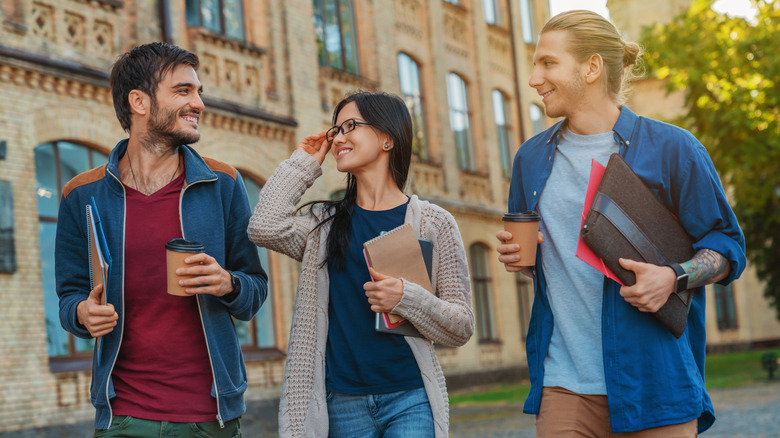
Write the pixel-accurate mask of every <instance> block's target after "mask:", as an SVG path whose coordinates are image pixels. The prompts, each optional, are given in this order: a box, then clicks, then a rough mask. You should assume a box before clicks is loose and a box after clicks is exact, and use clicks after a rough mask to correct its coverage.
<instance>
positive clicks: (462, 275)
mask: <svg viewBox="0 0 780 438" xmlns="http://www.w3.org/2000/svg"><path fill="white" fill-rule="evenodd" d="M321 174H322V170H321V168H320V165H319V163H318V162H317V160H315V159H314V158H313V157H311V156H310V155H309V154H307V153H306V152H303V151H299V150H298V151H295V152H294V153H293V154H292V156H291V157H290V158H289V159H287V160H285V161H283V162H282V163H281V164H280V165H279V167H278V168H277V169H276V171H275V172H274V174H273V175H272V176H271V178H270V179H269V180H268V182H267V183H266V184H265V186H264V187H263V190H262V191H261V193H260V200H259V203H258V204H257V206H256V207H255V211H254V214H253V215H252V218H251V219H250V221H249V229H248V233H249V238H250V239H251V240H252V241H253V242H255V243H256V244H257V245H259V246H264V247H266V248H269V249H272V250H274V251H277V252H280V253H282V254H286V255H288V256H290V257H292V258H293V259H295V260H298V261H300V262H301V273H300V277H299V279H298V293H297V297H296V300H295V309H294V312H293V321H292V327H291V329H290V342H289V345H288V351H287V366H286V368H285V373H284V382H283V384H282V397H281V402H280V406H279V436H280V437H326V436H327V435H328V408H327V403H326V401H325V349H326V342H327V334H328V299H329V279H328V268H327V266H325V267H322V268H320V265H321V263H322V261H323V260H325V259H326V255H327V251H326V249H327V237H328V232H329V230H330V225H329V224H330V222H329V223H328V224H327V225H325V226H323V227H320V228H318V229H317V230H314V231H312V230H313V229H314V228H315V225H316V224H317V223H318V222H319V220H318V217H320V216H321V215H322V213H323V208H322V207H316V208H315V209H314V212H313V213H312V212H307V213H304V214H300V215H299V214H298V213H297V211H296V205H297V204H298V202H299V201H300V199H301V197H302V196H303V193H304V192H305V191H306V189H308V188H309V187H310V186H311V185H312V184H313V183H314V180H315V179H317V178H318V177H319V176H320V175H321ZM404 222H405V223H411V224H412V226H413V228H414V230H415V232H416V233H417V235H418V236H419V237H420V238H422V239H428V240H430V241H432V242H433V270H432V280H433V281H432V283H433V288H434V290H435V291H436V295H435V296H434V295H432V294H431V293H429V292H427V291H426V290H425V289H423V288H422V287H421V286H419V285H417V284H414V283H411V282H408V281H404V282H403V283H404V291H403V297H402V298H401V301H400V302H399V303H398V305H396V307H395V308H394V309H393V313H395V314H398V315H400V316H403V317H404V318H406V319H408V320H409V321H411V322H412V323H413V324H414V326H415V327H416V328H417V329H418V330H419V331H420V333H422V334H423V335H424V336H425V337H426V338H427V339H421V338H416V337H406V341H407V342H408V343H409V346H410V347H411V350H412V353H413V354H414V357H415V359H416V361H417V365H418V366H419V368H420V373H421V375H422V379H423V383H424V385H425V391H426V393H427V394H428V400H429V402H430V405H431V410H432V412H433V418H434V423H435V430H436V437H437V438H446V437H447V436H448V429H449V402H448V399H447V388H446V385H445V382H444V374H443V373H442V370H441V366H440V365H439V361H438V359H437V358H436V353H435V351H434V348H433V342H436V343H439V344H442V345H447V346H452V347H458V346H461V345H463V344H465V343H466V342H467V341H468V340H469V338H470V337H471V335H472V333H473V332H474V314H473V312H472V309H471V282H470V280H469V273H468V263H467V261H466V252H465V250H464V249H463V242H462V241H461V237H460V232H459V231H458V226H457V224H456V223H455V219H454V218H453V217H452V215H451V214H449V213H448V212H447V211H445V210H444V209H442V208H440V207H438V206H436V205H434V204H431V203H429V202H426V201H421V200H419V199H418V198H417V196H412V197H411V200H410V201H409V206H408V207H407V209H406V217H405V219H404ZM366 329H367V330H372V329H373V328H372V327H367V328H366Z"/></svg>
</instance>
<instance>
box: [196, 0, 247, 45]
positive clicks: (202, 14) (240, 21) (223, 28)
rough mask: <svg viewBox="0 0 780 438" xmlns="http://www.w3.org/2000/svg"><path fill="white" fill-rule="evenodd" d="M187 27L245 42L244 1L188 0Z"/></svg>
mask: <svg viewBox="0 0 780 438" xmlns="http://www.w3.org/2000/svg"><path fill="white" fill-rule="evenodd" d="M185 9H186V16H187V25H188V26H197V27H203V28H205V29H208V30H210V31H212V32H214V33H217V34H220V35H225V36H226V37H228V38H233V39H236V40H239V41H244V8H243V5H242V0H186V4H185Z"/></svg>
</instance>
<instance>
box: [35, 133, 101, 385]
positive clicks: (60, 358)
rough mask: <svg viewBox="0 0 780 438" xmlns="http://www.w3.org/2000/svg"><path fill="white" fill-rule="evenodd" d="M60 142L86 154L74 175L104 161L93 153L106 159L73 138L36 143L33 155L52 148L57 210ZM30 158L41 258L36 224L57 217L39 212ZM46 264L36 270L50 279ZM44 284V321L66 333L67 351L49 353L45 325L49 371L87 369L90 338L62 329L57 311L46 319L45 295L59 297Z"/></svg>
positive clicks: (38, 188)
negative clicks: (80, 346) (83, 164)
mask: <svg viewBox="0 0 780 438" xmlns="http://www.w3.org/2000/svg"><path fill="white" fill-rule="evenodd" d="M63 144H67V145H72V146H76V147H78V148H80V149H83V150H84V152H85V153H86V157H87V163H86V165H87V167H86V168H85V169H81V170H79V169H74V172H75V173H76V175H78V174H80V173H82V172H85V171H87V170H90V169H94V168H96V167H98V166H100V165H102V164H104V163H102V162H101V163H100V164H98V165H95V164H96V163H95V159H96V158H98V157H96V155H98V154H100V155H101V156H102V157H105V160H106V162H108V154H107V153H105V152H104V151H102V150H100V149H99V148H97V147H94V146H91V145H89V144H86V143H81V142H79V141H75V140H62V139H59V140H52V141H46V142H43V143H40V144H38V145H36V146H35V147H34V148H33V151H34V152H33V153H34V154H35V151H37V150H41V149H42V148H44V147H46V146H50V147H51V150H52V166H53V167H54V175H53V177H54V180H55V182H56V188H55V187H52V188H53V189H56V190H57V193H56V194H55V193H50V197H54V198H55V199H56V206H57V209H59V205H60V200H61V197H62V189H63V188H64V186H65V184H66V183H67V182H68V181H63V174H62V166H63V163H62V157H61V153H60V149H61V145H63ZM102 157H101V158H102ZM33 161H34V163H35V167H36V170H35V179H36V182H35V196H36V213H37V216H38V224H39V225H38V236H37V237H38V248H39V251H41V253H40V254H39V257H41V258H42V257H43V251H42V248H41V245H42V244H43V239H42V238H41V228H40V224H41V223H47V224H54V225H55V227H56V224H57V216H56V215H54V216H52V215H48V214H42V212H41V211H40V206H39V204H38V199H37V198H38V197H39V196H41V194H40V191H41V190H42V187H41V186H39V181H40V179H41V178H40V177H41V175H39V174H38V164H39V163H38V158H37V157H34V159H33ZM74 176H75V175H74ZM68 179H70V178H68ZM55 233H56V228H55ZM50 257H51V258H52V259H53V257H54V255H53V254H50ZM46 265H47V263H44V262H43V260H41V271H40V275H41V277H44V275H46V276H50V277H51V278H54V272H53V270H54V266H52V267H51V269H52V272H50V273H48V274H44V272H43V271H44V269H46V268H45V266H46ZM44 283H45V282H44V281H43V279H42V280H41V294H42V295H43V301H44V320H45V321H46V323H47V324H48V323H49V322H52V324H53V326H54V327H53V330H61V331H62V332H64V333H65V334H66V336H67V353H66V354H62V355H55V356H52V355H51V352H50V351H49V344H50V342H51V341H52V340H51V339H50V338H49V332H48V326H47V333H46V344H47V353H46V354H47V356H48V358H49V364H50V366H51V367H52V371H54V372H65V371H74V370H81V369H88V368H89V366H90V363H91V361H92V354H93V353H92V352H93V345H94V344H93V343H94V339H91V340H82V339H81V338H77V337H76V336H74V335H73V334H72V333H70V332H68V331H67V330H65V329H64V328H62V326H61V325H60V323H59V322H60V321H59V313H57V315H56V320H55V321H49V319H48V315H46V301H47V297H49V298H48V300H53V299H56V300H57V301H59V298H58V297H57V290H56V282H55V284H54V290H53V291H48V292H47V290H46V289H47V288H46V285H45V284H44ZM79 341H81V342H83V343H84V345H85V346H86V347H87V348H86V349H83V350H78V349H77V346H76V343H77V342H79Z"/></svg>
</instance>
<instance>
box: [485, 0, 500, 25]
mask: <svg viewBox="0 0 780 438" xmlns="http://www.w3.org/2000/svg"><path fill="white" fill-rule="evenodd" d="M494 1H495V0H482V6H483V8H484V9H485V21H486V22H488V23H489V24H496V22H497V21H498V20H497V18H496V5H495V3H493V2H494Z"/></svg>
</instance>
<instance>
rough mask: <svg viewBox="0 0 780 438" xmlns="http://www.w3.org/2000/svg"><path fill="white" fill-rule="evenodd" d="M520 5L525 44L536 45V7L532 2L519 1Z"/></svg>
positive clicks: (528, 0)
mask: <svg viewBox="0 0 780 438" xmlns="http://www.w3.org/2000/svg"><path fill="white" fill-rule="evenodd" d="M519 3H520V32H521V34H522V37H523V42H524V43H526V44H536V39H537V35H536V20H534V5H533V1H532V0H519Z"/></svg>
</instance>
